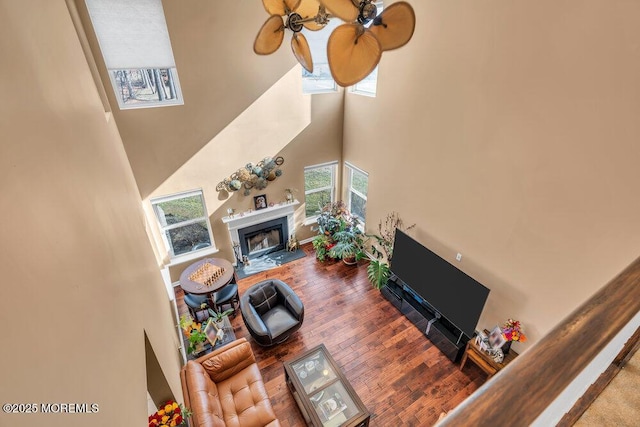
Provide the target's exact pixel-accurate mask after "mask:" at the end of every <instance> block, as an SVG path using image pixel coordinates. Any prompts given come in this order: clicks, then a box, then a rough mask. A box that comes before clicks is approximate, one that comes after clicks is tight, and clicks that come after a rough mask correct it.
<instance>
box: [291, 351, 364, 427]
mask: <svg viewBox="0 0 640 427" xmlns="http://www.w3.org/2000/svg"><path fill="white" fill-rule="evenodd" d="M284 372H285V379H286V381H287V386H288V387H289V390H291V393H292V394H293V397H294V399H295V400H296V403H297V404H298V408H300V412H302V416H303V417H304V419H305V421H306V423H307V425H310V426H316V427H320V426H323V427H335V426H358V427H360V426H368V425H369V418H370V417H371V415H370V414H369V411H367V408H366V407H365V406H364V404H363V403H362V401H361V400H360V398H359V397H358V395H357V394H356V392H355V391H354V390H353V387H351V384H349V381H347V378H346V377H345V376H344V374H343V373H342V371H341V370H340V368H339V367H338V365H337V364H336V362H335V361H334V360H333V358H332V357H331V354H329V352H328V351H327V348H326V347H325V346H324V344H320V345H319V346H317V347H315V348H313V349H311V350H309V351H308V352H306V353H304V354H302V355H300V356H298V357H296V358H294V359H293V360H290V361H287V362H284Z"/></svg>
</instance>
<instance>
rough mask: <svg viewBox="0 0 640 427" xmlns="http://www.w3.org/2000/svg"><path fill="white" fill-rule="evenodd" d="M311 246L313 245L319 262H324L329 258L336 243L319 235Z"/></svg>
mask: <svg viewBox="0 0 640 427" xmlns="http://www.w3.org/2000/svg"><path fill="white" fill-rule="evenodd" d="M311 244H312V245H313V249H315V251H316V258H317V259H318V261H324V260H325V259H327V257H328V256H329V251H330V250H331V248H332V247H333V245H334V244H335V243H333V242H332V241H331V239H330V238H329V236H326V235H324V234H318V235H317V236H316V237H314V238H313V240H312V241H311Z"/></svg>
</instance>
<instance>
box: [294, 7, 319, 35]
mask: <svg viewBox="0 0 640 427" xmlns="http://www.w3.org/2000/svg"><path fill="white" fill-rule="evenodd" d="M318 9H320V3H319V2H318V0H302V1H301V2H300V4H299V5H298V8H297V9H296V10H295V12H296V13H297V14H299V15H300V16H301V17H302V19H308V18H313V17H315V16H316V15H317V14H318ZM302 25H304V27H305V28H306V29H307V30H311V31H318V30H321V29H322V28H324V25H320V24H318V23H317V22H315V21H309V22H305V23H303V24H302Z"/></svg>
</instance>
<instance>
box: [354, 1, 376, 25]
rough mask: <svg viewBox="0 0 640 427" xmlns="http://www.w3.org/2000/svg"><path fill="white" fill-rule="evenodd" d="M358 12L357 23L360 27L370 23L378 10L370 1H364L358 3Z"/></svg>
mask: <svg viewBox="0 0 640 427" xmlns="http://www.w3.org/2000/svg"><path fill="white" fill-rule="evenodd" d="M359 10H360V13H359V14H358V23H359V24H362V25H364V24H366V23H367V22H369V21H371V20H372V19H374V18H375V17H376V16H377V15H378V8H377V7H376V5H375V4H373V3H372V2H371V0H365V1H363V2H362V3H360V7H359Z"/></svg>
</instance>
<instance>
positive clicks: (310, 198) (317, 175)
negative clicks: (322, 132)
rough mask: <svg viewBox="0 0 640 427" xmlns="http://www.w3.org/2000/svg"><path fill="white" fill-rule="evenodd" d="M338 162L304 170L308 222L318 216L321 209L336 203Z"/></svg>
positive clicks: (308, 167)
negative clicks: (328, 204)
mask: <svg viewBox="0 0 640 427" xmlns="http://www.w3.org/2000/svg"><path fill="white" fill-rule="evenodd" d="M337 170H338V162H330V163H323V164H321V165H313V166H307V167H305V168H304V198H305V216H306V218H307V221H309V220H312V219H314V218H316V217H317V216H318V214H319V213H320V209H322V207H323V206H324V205H326V204H327V203H330V202H335V201H336V173H337Z"/></svg>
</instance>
